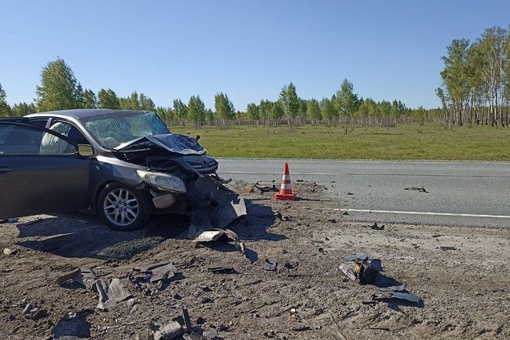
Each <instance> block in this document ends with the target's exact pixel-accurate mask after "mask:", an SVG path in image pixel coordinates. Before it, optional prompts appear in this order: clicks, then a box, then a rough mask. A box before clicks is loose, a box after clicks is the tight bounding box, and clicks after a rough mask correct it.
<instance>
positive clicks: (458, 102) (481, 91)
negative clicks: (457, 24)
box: [436, 27, 510, 126]
mask: <svg viewBox="0 0 510 340" xmlns="http://www.w3.org/2000/svg"><path fill="white" fill-rule="evenodd" d="M442 60H443V62H444V69H443V71H442V72H441V78H442V80H443V84H442V86H441V87H439V88H437V89H436V93H437V95H438V97H439V98H440V99H441V102H442V109H443V112H444V117H443V120H444V121H445V123H446V124H447V125H448V126H450V125H451V124H457V125H464V124H471V125H491V126H498V125H500V126H508V125H509V123H510V115H509V100H510V33H509V31H508V30H505V29H503V28H500V27H491V28H488V29H486V30H485V31H484V32H483V33H482V35H481V36H480V37H479V38H477V39H476V40H475V41H474V42H472V43H470V41H469V40H468V39H464V38H462V39H455V40H453V41H452V43H451V44H450V45H449V46H448V47H447V55H446V56H443V57H442Z"/></svg>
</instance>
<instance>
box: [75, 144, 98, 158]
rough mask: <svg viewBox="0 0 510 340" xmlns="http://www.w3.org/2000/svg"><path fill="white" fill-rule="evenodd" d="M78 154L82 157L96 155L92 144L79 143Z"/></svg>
mask: <svg viewBox="0 0 510 340" xmlns="http://www.w3.org/2000/svg"><path fill="white" fill-rule="evenodd" d="M78 155H80V156H82V157H90V156H92V155H94V149H93V148H92V145H88V144H78Z"/></svg>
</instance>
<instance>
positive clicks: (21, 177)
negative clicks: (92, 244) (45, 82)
mask: <svg viewBox="0 0 510 340" xmlns="http://www.w3.org/2000/svg"><path fill="white" fill-rule="evenodd" d="M89 172H90V157H82V156H80V155H79V154H78V153H77V151H76V148H75V147H74V146H73V145H71V144H70V143H68V141H67V140H66V138H65V137H63V136H61V135H59V134H58V133H55V132H53V131H50V130H47V129H44V128H41V127H37V126H34V125H30V124H26V123H22V122H20V121H13V120H5V121H0V219H5V218H9V217H20V216H28V215H35V214H41V213H55V212H63V211H72V210H80V209H86V208H88V207H89V204H90V195H89Z"/></svg>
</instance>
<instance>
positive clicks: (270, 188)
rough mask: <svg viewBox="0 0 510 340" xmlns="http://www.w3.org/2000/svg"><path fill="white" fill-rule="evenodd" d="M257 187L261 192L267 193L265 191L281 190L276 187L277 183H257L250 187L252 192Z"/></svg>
mask: <svg viewBox="0 0 510 340" xmlns="http://www.w3.org/2000/svg"><path fill="white" fill-rule="evenodd" d="M255 189H257V190H258V191H259V192H260V193H261V194H263V193H265V192H270V191H274V192H278V191H279V188H277V187H276V185H275V184H273V185H271V186H269V185H261V184H260V183H258V182H257V183H255V184H254V185H253V186H252V187H251V189H250V192H254V191H255Z"/></svg>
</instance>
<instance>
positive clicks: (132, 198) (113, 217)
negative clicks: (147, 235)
mask: <svg viewBox="0 0 510 340" xmlns="http://www.w3.org/2000/svg"><path fill="white" fill-rule="evenodd" d="M97 212H98V215H99V216H100V217H101V219H102V220H103V221H104V222H105V223H106V225H107V226H108V227H109V228H111V229H115V230H120V231H130V230H135V229H138V228H141V227H143V226H144V225H145V224H146V223H147V221H148V220H149V218H150V217H151V213H152V206H151V203H150V200H149V194H148V193H147V192H146V191H143V190H136V189H133V188H129V187H128V186H126V185H124V184H122V183H119V182H112V183H109V184H107V185H106V186H105V187H104V188H103V190H101V192H100V193H99V197H98V200H97Z"/></svg>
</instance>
